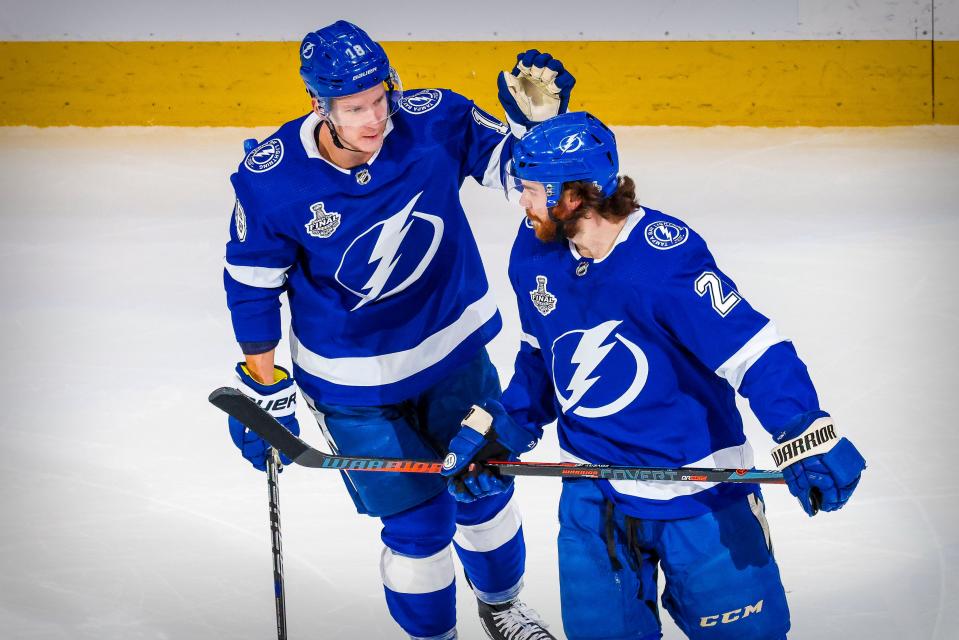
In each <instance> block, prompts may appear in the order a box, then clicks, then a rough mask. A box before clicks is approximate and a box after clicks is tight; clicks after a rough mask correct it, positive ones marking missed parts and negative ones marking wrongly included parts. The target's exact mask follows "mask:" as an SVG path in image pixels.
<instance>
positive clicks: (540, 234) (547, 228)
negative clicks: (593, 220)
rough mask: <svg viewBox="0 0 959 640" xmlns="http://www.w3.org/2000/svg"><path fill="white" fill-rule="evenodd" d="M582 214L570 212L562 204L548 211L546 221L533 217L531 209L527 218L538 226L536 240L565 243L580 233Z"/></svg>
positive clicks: (534, 228) (535, 227)
mask: <svg viewBox="0 0 959 640" xmlns="http://www.w3.org/2000/svg"><path fill="white" fill-rule="evenodd" d="M584 213H585V212H582V213H576V212H575V211H570V209H569V208H568V207H566V205H565V204H563V203H562V202H559V203H557V204H556V206H555V207H553V208H552V210H550V209H547V216H546V218H545V219H544V220H541V219H539V218H538V217H535V216H533V215H532V213H531V212H530V210H529V209H527V210H526V217H527V218H529V219H530V220H532V221H535V222H536V223H537V224H536V225H534V226H533V231H534V232H535V233H536V238H537V239H538V240H540V241H541V242H563V241H565V240H569V239H570V238H572V237H574V236H575V235H576V233H577V232H578V231H579V222H580V220H581V219H582V218H583V214H584Z"/></svg>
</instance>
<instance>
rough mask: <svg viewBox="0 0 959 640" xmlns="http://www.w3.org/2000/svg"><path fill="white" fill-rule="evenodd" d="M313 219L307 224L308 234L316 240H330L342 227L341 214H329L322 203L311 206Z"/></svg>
mask: <svg viewBox="0 0 959 640" xmlns="http://www.w3.org/2000/svg"><path fill="white" fill-rule="evenodd" d="M310 211H312V212H313V219H312V220H310V221H309V222H307V223H306V232H307V233H308V234H310V235H311V236H313V237H314V238H329V237H330V236H331V235H333V232H334V231H336V230H337V229H338V228H339V226H340V218H341V216H340V214H338V213H336V212H335V211H330V212H327V211H326V209H325V208H324V206H323V203H322V202H314V203H313V204H311V205H310Z"/></svg>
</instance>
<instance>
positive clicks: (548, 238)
mask: <svg viewBox="0 0 959 640" xmlns="http://www.w3.org/2000/svg"><path fill="white" fill-rule="evenodd" d="M526 217H527V218H529V220H530V222H533V223H534V224H533V233H535V234H536V239H537V240H539V241H540V242H555V241H556V240H558V238H557V233H556V223H555V222H553V221H552V220H550V219H549V218H548V217H547V218H546V219H544V220H540V219H539V218H537V217H536V216H534V215H533V214H532V212H531V211H530V210H529V209H527V210H526Z"/></svg>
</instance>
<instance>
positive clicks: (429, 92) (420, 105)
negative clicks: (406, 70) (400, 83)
mask: <svg viewBox="0 0 959 640" xmlns="http://www.w3.org/2000/svg"><path fill="white" fill-rule="evenodd" d="M448 93H449V92H447V91H444V90H442V89H414V90H411V91H407V92H404V93H403V97H402V98H400V109H402V110H403V111H405V112H406V113H409V114H411V115H414V116H418V115H422V114H424V113H429V112H430V111H432V110H433V109H435V108H436V107H438V106H440V103H441V102H443V96H444V95H447V94H448Z"/></svg>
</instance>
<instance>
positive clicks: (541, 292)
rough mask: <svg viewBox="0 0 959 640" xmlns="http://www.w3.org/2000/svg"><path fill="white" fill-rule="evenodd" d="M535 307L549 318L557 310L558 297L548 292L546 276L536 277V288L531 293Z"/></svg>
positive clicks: (530, 296)
mask: <svg viewBox="0 0 959 640" xmlns="http://www.w3.org/2000/svg"><path fill="white" fill-rule="evenodd" d="M529 298H530V300H532V301H533V306H534V307H536V310H537V311H539V312H540V313H541V314H542V315H544V316H548V315H549V314H550V313H552V312H553V309H555V308H556V296H554V295H553V294H552V293H550V292H549V291H547V290H546V276H536V288H535V289H533V290H532V291H530V292H529Z"/></svg>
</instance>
